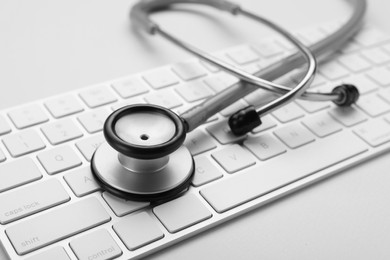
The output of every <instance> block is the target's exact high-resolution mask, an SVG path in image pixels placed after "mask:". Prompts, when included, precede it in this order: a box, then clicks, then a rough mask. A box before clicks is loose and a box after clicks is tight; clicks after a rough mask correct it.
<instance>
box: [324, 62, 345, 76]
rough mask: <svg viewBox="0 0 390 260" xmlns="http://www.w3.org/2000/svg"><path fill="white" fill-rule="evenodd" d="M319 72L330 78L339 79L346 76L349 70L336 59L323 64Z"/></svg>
mask: <svg viewBox="0 0 390 260" xmlns="http://www.w3.org/2000/svg"><path fill="white" fill-rule="evenodd" d="M319 72H320V73H321V74H322V75H323V76H324V77H325V78H327V79H329V80H337V79H340V78H343V77H346V76H348V74H349V72H348V70H347V69H345V68H344V67H342V66H341V65H339V64H338V63H336V61H331V62H329V63H326V64H324V65H322V66H321V67H320V69H319Z"/></svg>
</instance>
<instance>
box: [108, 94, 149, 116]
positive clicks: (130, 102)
mask: <svg viewBox="0 0 390 260" xmlns="http://www.w3.org/2000/svg"><path fill="white" fill-rule="evenodd" d="M145 103H146V102H145V100H143V99H141V97H133V98H130V99H126V101H124V102H119V103H116V104H115V105H113V106H112V107H111V109H112V110H113V111H115V110H118V109H119V108H122V107H125V106H129V105H135V104H145ZM107 116H108V115H107Z"/></svg>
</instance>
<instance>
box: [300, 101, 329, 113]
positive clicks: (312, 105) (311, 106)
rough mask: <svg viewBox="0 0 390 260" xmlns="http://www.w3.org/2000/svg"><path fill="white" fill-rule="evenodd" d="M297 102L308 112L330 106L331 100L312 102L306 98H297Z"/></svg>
mask: <svg viewBox="0 0 390 260" xmlns="http://www.w3.org/2000/svg"><path fill="white" fill-rule="evenodd" d="M295 102H296V103H297V104H298V106H300V107H302V108H303V109H304V110H305V111H306V112H308V113H315V112H318V111H321V110H324V109H326V108H329V107H330V102H318V101H316V102H312V101H306V100H296V101H295Z"/></svg>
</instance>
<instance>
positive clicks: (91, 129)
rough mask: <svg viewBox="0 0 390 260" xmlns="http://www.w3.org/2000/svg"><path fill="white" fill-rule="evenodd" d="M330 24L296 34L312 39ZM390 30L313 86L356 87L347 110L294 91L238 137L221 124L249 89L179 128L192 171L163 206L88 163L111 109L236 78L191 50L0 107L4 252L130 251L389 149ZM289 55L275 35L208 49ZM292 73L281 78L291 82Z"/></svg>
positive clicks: (163, 101)
mask: <svg viewBox="0 0 390 260" xmlns="http://www.w3.org/2000/svg"><path fill="white" fill-rule="evenodd" d="M334 28H335V26H334V24H328V25H323V26H320V27H316V28H314V29H306V30H303V31H300V32H298V33H297V35H298V36H299V37H300V38H301V39H302V41H303V42H305V43H307V44H311V43H312V42H315V41H317V40H318V39H319V38H321V37H324V36H325V35H326V34H327V33H329V32H330V31H331V30H333V29H334ZM389 40H390V38H389V37H388V36H387V35H385V34H383V33H382V32H380V31H378V30H376V29H373V28H370V27H367V28H365V29H364V30H363V31H362V32H361V33H360V34H359V35H358V36H356V37H355V39H353V40H352V41H350V43H349V44H348V45H347V46H345V48H344V49H343V50H342V51H340V52H339V53H337V54H336V55H335V56H334V57H333V58H332V59H330V62H328V63H326V64H322V65H321V66H320V69H319V73H318V76H317V77H316V79H315V81H314V82H313V84H312V86H311V88H312V89H313V90H314V91H315V90H318V91H330V90H331V89H332V88H333V87H334V86H336V85H337V84H340V83H342V82H346V83H352V84H355V85H356V86H357V87H358V88H359V89H360V91H361V94H362V95H361V98H360V99H359V101H358V103H357V104H356V105H354V106H353V107H349V108H339V107H336V106H335V105H334V104H333V103H331V102H324V103H319V102H314V103H311V102H307V101H294V102H293V103H291V104H289V105H287V106H285V107H283V108H281V109H279V110H278V111H276V112H274V113H272V115H268V116H266V117H264V118H263V125H262V126H260V127H258V128H256V129H255V130H254V131H253V132H252V133H251V134H248V135H246V136H240V137H237V136H234V135H232V134H231V133H230V132H229V129H228V127H227V125H226V120H227V118H228V116H229V115H231V114H232V113H234V112H235V111H236V110H237V109H239V108H243V107H245V106H247V105H248V104H253V105H255V106H259V105H261V104H262V103H264V102H267V101H268V100H270V99H272V98H273V96H272V95H269V94H268V95H266V94H264V92H263V91H261V90H259V91H256V92H254V93H252V94H250V95H249V96H247V97H245V98H244V99H242V100H240V101H238V102H236V103H235V104H233V105H232V106H231V107H228V108H226V109H224V110H223V111H221V112H220V113H219V114H218V115H216V116H214V117H212V118H211V119H210V120H209V121H208V122H207V123H206V124H204V125H203V126H201V127H199V128H198V129H196V130H195V131H193V132H192V133H190V134H189V135H188V136H187V139H186V141H185V144H186V146H187V147H188V148H189V150H190V151H191V153H192V154H193V155H194V159H195V163H196V173H195V177H194V179H193V181H192V187H191V188H190V190H189V191H188V192H187V193H185V194H184V195H183V196H181V197H179V198H177V199H175V200H172V201H169V202H167V203H165V204H161V205H150V204H149V203H141V202H131V201H124V200H122V199H119V198H116V197H114V196H112V195H110V194H109V193H107V192H104V191H102V190H101V189H100V187H99V185H98V184H97V183H96V181H95V180H94V178H93V176H92V174H91V171H90V168H89V162H90V159H91V156H92V154H93V152H94V150H95V149H96V147H98V146H99V145H100V144H101V143H102V142H104V137H103V135H102V125H103V122H104V120H105V119H106V117H107V116H108V115H109V114H110V112H112V111H113V110H114V109H117V108H119V107H122V106H124V105H127V104H133V103H153V104H158V105H162V106H165V107H167V108H170V109H173V110H174V111H177V112H178V113H180V112H183V111H184V110H186V109H187V108H189V107H190V106H192V105H195V104H198V103H199V102H201V101H202V100H204V99H205V98H207V97H210V96H212V95H214V94H215V93H216V92H218V91H221V90H223V89H225V88H227V87H229V86H231V85H233V84H236V83H237V82H238V81H237V79H236V78H234V77H232V76H229V75H227V74H225V73H223V72H221V71H219V70H218V69H216V68H214V67H212V66H210V65H207V64H205V63H203V62H199V61H197V60H190V61H186V62H183V63H180V64H174V65H168V66H164V67H161V68H157V69H154V70H151V71H146V72H143V73H139V74H137V75H131V76H128V77H124V78H121V79H116V80H113V81H109V82H104V83H102V84H99V85H96V86H91V87H88V88H85V89H81V90H80V91H77V92H71V93H66V94H62V95H59V96H56V97H52V98H47V99H44V100H40V101H37V102H34V103H30V104H26V105H22V106H19V107H13V108H10V109H6V110H4V111H1V112H0V139H1V143H0V258H1V259H3V258H5V259H7V258H9V259H28V260H38V259H39V260H51V259H56V260H69V259H72V260H75V259H79V260H81V259H116V258H117V259H134V258H140V257H143V256H146V255H148V254H150V253H153V252H156V251H157V250H159V249H162V248H164V247H167V246H169V245H173V244H175V243H177V242H179V241H182V240H183V239H185V238H187V237H190V236H192V235H195V234H197V233H199V232H201V231H203V230H206V229H208V228H211V227H213V226H215V225H217V224H220V223H222V222H225V221H227V220H229V219H232V218H234V217H236V216H239V215H240V214H243V213H245V212H248V211H249V210H252V209H255V208H258V207H259V206H261V205H264V204H265V203H268V202H271V201H273V200H275V199H277V198H280V197H281V196H284V195H287V194H289V193H291V192H294V191H295V190H297V189H299V188H302V187H305V186H307V185H309V184H311V183H313V182H315V181H318V180H321V179H323V178H325V177H328V176H330V175H332V174H335V173H337V172H340V171H342V170H343V169H345V168H347V167H350V166H352V165H355V164H357V163H361V162H362V161H364V160H366V159H369V158H372V157H374V156H377V155H378V154H380V153H384V152H386V151H388V150H389V148H390V142H389V141H390V87H389V86H390V69H389V64H390V41H389ZM291 51H292V49H291V46H290V45H289V44H287V43H286V42H285V41H283V40H281V39H280V38H270V39H266V40H264V41H262V42H261V43H257V44H251V45H243V46H237V47H234V48H230V49H228V50H224V51H221V52H219V53H217V54H216V55H217V56H218V57H220V58H221V59H223V60H225V61H227V62H229V63H232V64H234V65H236V66H239V67H241V68H243V69H245V70H246V71H249V72H251V73H255V72H256V71H259V70H260V69H261V68H263V67H264V66H266V65H267V64H269V63H272V62H273V61H275V60H277V59H281V58H282V57H284V56H285V55H287V54H288V53H290V52H291ZM295 78H296V77H295V76H293V75H287V76H285V77H283V79H282V81H283V82H285V83H286V84H294V81H296V80H295Z"/></svg>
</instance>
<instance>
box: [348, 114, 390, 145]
mask: <svg viewBox="0 0 390 260" xmlns="http://www.w3.org/2000/svg"><path fill="white" fill-rule="evenodd" d="M353 131H354V132H355V133H356V134H357V135H358V136H360V137H361V138H362V139H363V140H364V141H366V142H367V143H368V144H369V145H371V146H373V147H377V146H379V145H382V144H384V143H387V142H389V141H390V125H389V124H388V123H386V122H384V121H383V120H379V119H378V120H371V121H369V122H366V123H364V124H362V125H360V126H358V127H357V128H355V129H354V130H353Z"/></svg>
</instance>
